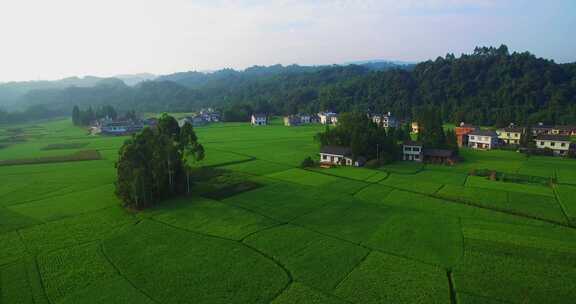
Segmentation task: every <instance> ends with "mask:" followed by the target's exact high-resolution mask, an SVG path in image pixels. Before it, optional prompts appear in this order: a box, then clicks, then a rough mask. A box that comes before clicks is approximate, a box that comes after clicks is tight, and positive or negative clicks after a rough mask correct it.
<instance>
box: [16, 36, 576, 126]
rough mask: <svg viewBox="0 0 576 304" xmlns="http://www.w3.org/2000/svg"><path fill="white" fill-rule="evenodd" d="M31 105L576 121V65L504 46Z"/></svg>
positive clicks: (484, 121) (177, 77) (52, 96)
mask: <svg viewBox="0 0 576 304" xmlns="http://www.w3.org/2000/svg"><path fill="white" fill-rule="evenodd" d="M25 100H26V102H27V103H29V104H48V105H50V107H51V109H52V110H55V111H58V110H62V109H66V112H67V111H69V109H70V108H71V105H74V104H78V105H80V106H87V105H98V104H112V105H114V106H116V107H117V108H118V109H136V110H138V111H148V112H160V111H192V110H196V109H200V108H202V107H206V106H211V107H215V108H218V109H221V110H222V111H223V113H224V119H225V120H229V121H237V120H247V119H248V115H249V114H250V113H252V112H266V113H270V114H292V113H296V112H317V111H321V110H332V111H338V112H351V111H357V112H366V111H372V112H389V111H390V112H392V113H394V114H395V115H396V116H398V117H399V118H414V117H415V116H416V115H415V114H416V113H418V112H419V111H420V109H422V108H425V107H428V106H434V107H436V108H438V109H439V110H440V115H441V118H442V120H443V121H451V122H460V121H466V122H470V123H474V124H481V125H497V126H503V125H507V124H508V123H510V122H515V123H517V124H528V123H530V124H534V123H536V122H544V123H548V124H567V123H576V64H574V63H571V64H556V63H554V62H553V61H550V60H545V59H542V58H537V57H535V56H534V55H532V54H530V53H527V52H525V53H513V54H510V52H509V51H508V48H507V47H506V46H504V45H503V46H500V47H499V48H493V47H488V48H487V47H481V48H476V49H475V50H474V52H473V53H472V54H466V55H462V56H461V57H459V58H457V57H456V56H454V55H453V54H448V55H446V56H445V57H439V58H437V59H436V60H434V61H426V62H422V63H419V64H417V65H415V66H409V67H406V66H396V67H389V68H387V69H385V70H374V69H372V68H370V67H368V66H359V65H349V66H319V67H302V66H297V65H293V66H279V65H277V66H270V67H253V68H249V69H247V70H245V71H241V72H239V71H234V70H229V69H227V70H221V71H218V72H214V73H198V72H185V73H177V74H172V75H167V76H162V77H159V78H157V79H156V80H154V81H148V82H143V83H140V84H138V85H136V86H134V87H129V86H126V85H125V84H124V83H123V82H121V81H116V82H115V81H112V80H108V81H106V82H105V83H102V84H99V85H96V86H94V87H71V88H67V89H46V90H36V91H31V92H29V93H28V94H27V95H26V96H25Z"/></svg>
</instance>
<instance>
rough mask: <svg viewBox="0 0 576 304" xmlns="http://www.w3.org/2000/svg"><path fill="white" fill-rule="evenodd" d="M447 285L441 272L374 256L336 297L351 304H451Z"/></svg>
mask: <svg viewBox="0 0 576 304" xmlns="http://www.w3.org/2000/svg"><path fill="white" fill-rule="evenodd" d="M415 278H418V279H415ZM446 281H447V279H446V273H445V272H444V271H443V270H442V269H440V268H437V267H433V266H428V265H424V264H419V263H417V262H412V261H409V260H406V259H402V258H398V257H394V256H391V255H386V254H381V253H377V252H373V253H370V255H369V256H368V258H367V259H366V260H365V261H364V262H363V263H362V264H360V266H359V267H358V268H356V269H355V270H354V271H353V272H352V273H350V275H349V276H348V277H347V278H346V279H345V280H344V281H343V282H342V283H341V284H340V286H338V288H337V289H336V295H338V296H340V297H342V298H344V299H347V300H348V301H351V302H353V303H450V296H449V289H448V284H447V282H446Z"/></svg>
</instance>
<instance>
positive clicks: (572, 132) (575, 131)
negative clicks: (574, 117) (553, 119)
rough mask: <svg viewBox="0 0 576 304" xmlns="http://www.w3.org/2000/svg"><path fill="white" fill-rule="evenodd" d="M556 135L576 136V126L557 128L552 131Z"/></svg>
mask: <svg viewBox="0 0 576 304" xmlns="http://www.w3.org/2000/svg"><path fill="white" fill-rule="evenodd" d="M552 134H554V135H565V136H576V126H555V127H554V128H553V129H552Z"/></svg>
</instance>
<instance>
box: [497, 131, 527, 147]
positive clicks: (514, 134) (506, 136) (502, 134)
mask: <svg viewBox="0 0 576 304" xmlns="http://www.w3.org/2000/svg"><path fill="white" fill-rule="evenodd" d="M523 132H524V128H521V127H515V126H509V127H506V128H502V129H498V130H496V134H498V139H500V141H501V142H502V143H504V144H507V145H519V144H520V139H521V138H522V133H523Z"/></svg>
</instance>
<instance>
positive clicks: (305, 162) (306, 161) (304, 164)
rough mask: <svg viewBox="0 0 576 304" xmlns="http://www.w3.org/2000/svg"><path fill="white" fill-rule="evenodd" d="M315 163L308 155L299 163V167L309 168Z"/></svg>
mask: <svg viewBox="0 0 576 304" xmlns="http://www.w3.org/2000/svg"><path fill="white" fill-rule="evenodd" d="M315 165H316V163H315V162H314V160H312V157H310V156H308V157H306V158H305V159H304V160H303V161H302V163H300V167H301V168H310V167H314V166H315Z"/></svg>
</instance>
